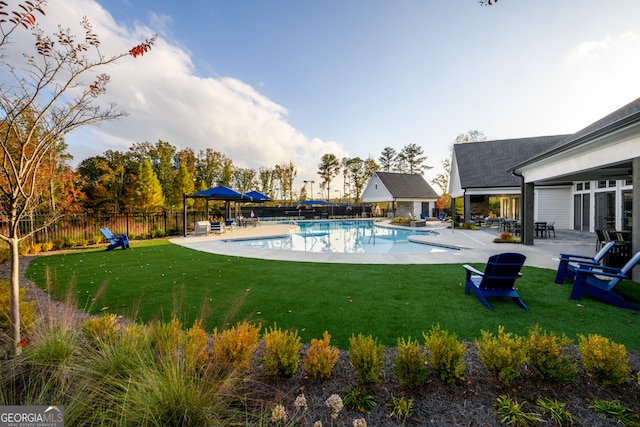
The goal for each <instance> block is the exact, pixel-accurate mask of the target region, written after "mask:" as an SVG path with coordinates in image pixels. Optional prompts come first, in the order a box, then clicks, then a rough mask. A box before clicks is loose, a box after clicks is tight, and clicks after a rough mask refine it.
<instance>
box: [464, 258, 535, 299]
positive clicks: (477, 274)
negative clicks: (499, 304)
mask: <svg viewBox="0 0 640 427" xmlns="http://www.w3.org/2000/svg"><path fill="white" fill-rule="evenodd" d="M525 259H526V257H525V256H524V255H523V254H520V253H516V252H503V253H500V254H496V255H492V256H490V257H489V260H488V261H487V266H486V267H485V269H484V273H483V272H481V271H478V270H476V269H475V268H473V267H472V266H470V265H467V264H465V265H463V267H464V269H465V270H466V272H467V279H466V284H465V288H464V292H465V293H466V294H467V295H469V291H473V293H474V294H476V296H477V297H478V299H479V300H480V302H481V303H482V304H483V305H484V306H485V307H487V308H488V309H489V310H493V308H491V306H490V305H489V303H488V302H487V299H486V298H488V297H509V298H511V299H513V301H515V303H516V304H518V306H520V307H521V308H522V309H524V310H528V308H527V306H526V305H525V303H524V302H523V301H522V299H520V295H518V292H517V291H516V289H515V288H514V284H515V281H516V279H518V278H520V277H522V273H520V270H521V269H522V266H523V265H524V261H525Z"/></svg>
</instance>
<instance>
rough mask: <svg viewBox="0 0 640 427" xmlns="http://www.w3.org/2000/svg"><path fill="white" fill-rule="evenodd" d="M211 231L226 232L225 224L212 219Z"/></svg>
mask: <svg viewBox="0 0 640 427" xmlns="http://www.w3.org/2000/svg"><path fill="white" fill-rule="evenodd" d="M211 232H212V233H218V234H222V233H224V225H222V223H221V222H220V221H211Z"/></svg>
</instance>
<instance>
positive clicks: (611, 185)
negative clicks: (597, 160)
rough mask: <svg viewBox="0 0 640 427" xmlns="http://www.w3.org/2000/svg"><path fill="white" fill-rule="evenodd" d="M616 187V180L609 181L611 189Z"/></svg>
mask: <svg viewBox="0 0 640 427" xmlns="http://www.w3.org/2000/svg"><path fill="white" fill-rule="evenodd" d="M615 186H616V180H615V179H610V180H609V187H615Z"/></svg>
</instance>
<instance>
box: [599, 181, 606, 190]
mask: <svg viewBox="0 0 640 427" xmlns="http://www.w3.org/2000/svg"><path fill="white" fill-rule="evenodd" d="M598 188H607V181H598Z"/></svg>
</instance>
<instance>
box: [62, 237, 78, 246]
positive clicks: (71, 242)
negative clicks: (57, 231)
mask: <svg viewBox="0 0 640 427" xmlns="http://www.w3.org/2000/svg"><path fill="white" fill-rule="evenodd" d="M77 245H78V240H77V239H75V238H73V237H69V236H68V237H65V239H64V247H65V248H75V247H76V246H77Z"/></svg>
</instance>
